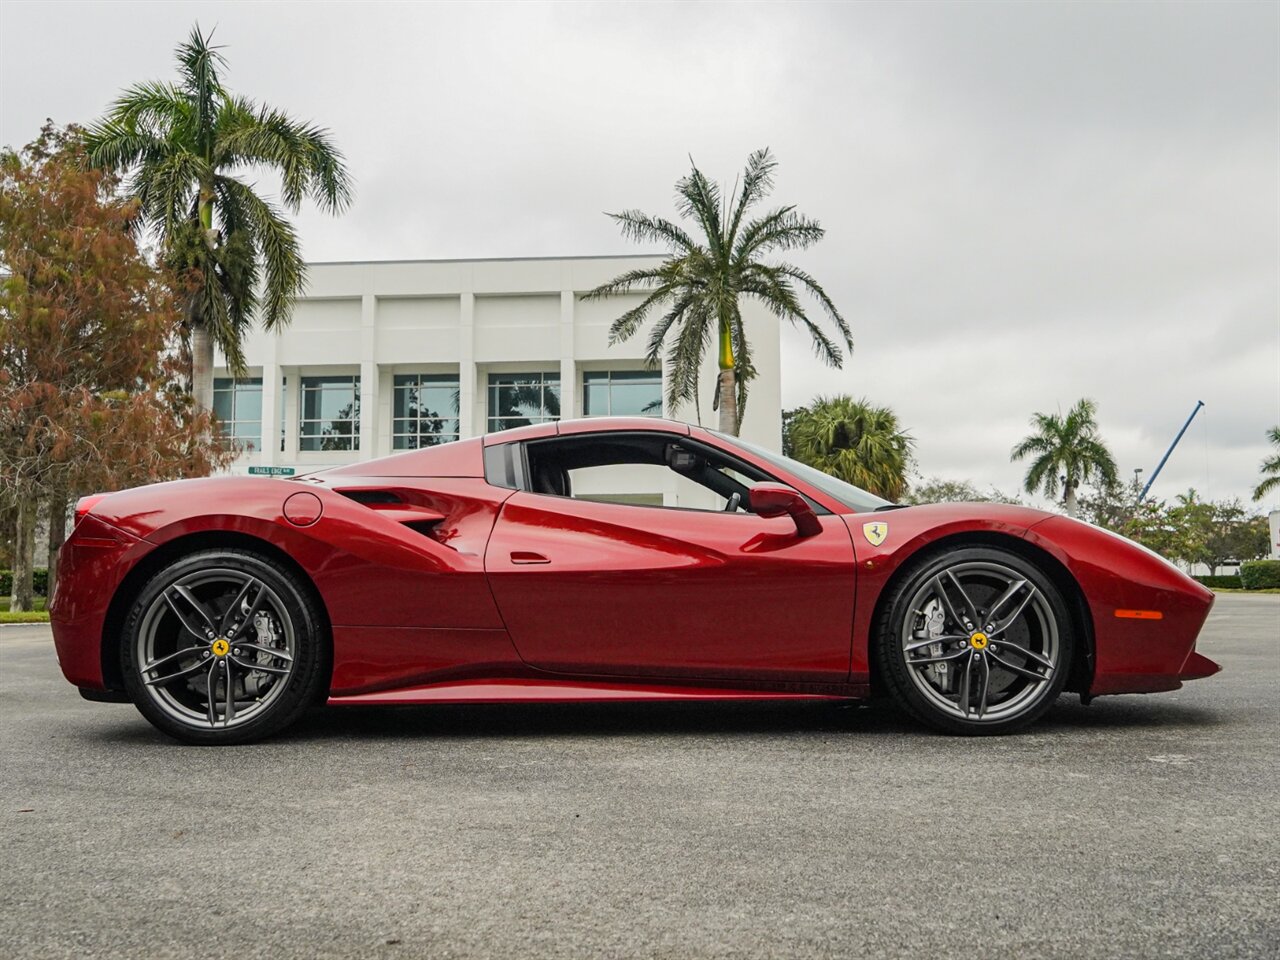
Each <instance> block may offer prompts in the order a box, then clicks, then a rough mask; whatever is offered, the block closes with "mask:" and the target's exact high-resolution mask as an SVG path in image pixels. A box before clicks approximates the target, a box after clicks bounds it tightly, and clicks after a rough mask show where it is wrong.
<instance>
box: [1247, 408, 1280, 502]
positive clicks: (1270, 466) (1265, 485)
mask: <svg viewBox="0 0 1280 960" xmlns="http://www.w3.org/2000/svg"><path fill="white" fill-rule="evenodd" d="M1267 439H1268V440H1269V441H1271V445H1272V446H1273V447H1275V448H1277V452H1276V453H1275V454H1273V455H1272V456H1269V457H1267V458H1266V459H1265V460H1263V461H1262V467H1261V470H1262V482H1261V483H1259V484H1258V485H1257V486H1256V487H1254V489H1253V499H1254V500H1261V499H1262V498H1263V497H1265V496H1266V495H1267V494H1269V493H1270V492H1271V491H1272V490H1275V489H1276V488H1277V487H1280V426H1277V427H1272V428H1271V429H1270V430H1268V431H1267Z"/></svg>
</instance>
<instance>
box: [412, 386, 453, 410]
mask: <svg viewBox="0 0 1280 960" xmlns="http://www.w3.org/2000/svg"><path fill="white" fill-rule="evenodd" d="M418 397H419V400H418V403H419V406H420V407H422V408H423V409H422V414H421V415H423V416H431V417H440V416H447V415H449V414H452V415H454V416H457V414H458V388H457V387H453V386H430V387H423V388H422V389H421V390H420V391H419V393H418ZM427 411H430V413H428V412H427Z"/></svg>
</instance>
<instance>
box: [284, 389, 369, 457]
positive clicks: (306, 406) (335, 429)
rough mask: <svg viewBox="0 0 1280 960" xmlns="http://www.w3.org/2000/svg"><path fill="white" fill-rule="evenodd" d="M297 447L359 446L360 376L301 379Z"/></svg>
mask: <svg viewBox="0 0 1280 960" xmlns="http://www.w3.org/2000/svg"><path fill="white" fill-rule="evenodd" d="M298 426H299V430H298V449H299V450H325V451H329V450H359V449H360V377H359V375H355V376H330V377H303V378H302V419H301V420H300V421H298Z"/></svg>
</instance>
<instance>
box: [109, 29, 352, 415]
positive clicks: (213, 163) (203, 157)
mask: <svg viewBox="0 0 1280 960" xmlns="http://www.w3.org/2000/svg"><path fill="white" fill-rule="evenodd" d="M211 38H212V33H210V34H209V35H208V36H206V35H204V34H202V33H201V32H200V28H199V26H196V27H195V28H194V29H193V30H192V31H191V36H190V37H189V38H188V39H187V41H186V42H185V43H183V44H181V45H179V47H178V49H177V60H178V71H179V79H178V82H177V83H176V84H174V83H159V82H156V83H143V84H138V85H136V86H133V87H130V88H129V89H127V90H125V91H124V93H123V94H121V96H120V97H119V99H117V100H116V102H115V103H114V104H113V105H112V106H111V109H110V110H109V111H108V113H107V115H106V116H105V117H104V118H103V119H102V120H100V121H99V122H98V123H97V124H95V125H94V126H93V127H92V128H90V130H89V131H88V133H87V136H86V146H87V149H88V153H89V158H90V160H91V161H92V162H93V163H94V164H96V165H98V166H102V167H107V168H110V169H114V170H117V171H120V172H129V173H130V174H131V175H130V177H129V180H128V187H129V190H130V192H131V193H132V194H133V195H134V196H135V197H136V198H137V199H138V201H139V205H140V217H141V221H142V226H144V227H146V228H151V229H154V230H156V231H157V232H158V234H159V236H160V239H161V241H162V249H163V251H164V256H165V258H166V259H167V260H168V261H169V263H170V265H171V266H172V267H173V268H175V269H176V270H177V271H179V272H180V273H181V274H182V275H185V276H188V277H190V278H191V286H192V292H191V294H190V297H189V299H188V302H187V310H186V317H185V325H186V327H187V333H188V334H189V336H190V338H191V354H192V371H191V380H192V392H193V394H194V396H195V400H196V404H197V406H198V407H199V408H200V409H206V410H207V409H209V408H210V407H211V406H212V403H213V349H214V345H215V344H216V345H217V346H218V347H220V348H221V349H222V352H223V354H224V355H225V356H226V358H227V365H228V366H229V367H230V368H231V369H232V370H233V371H235V372H237V373H239V372H241V371H243V369H244V354H243V352H242V350H241V339H242V337H243V336H244V333H245V331H246V330H247V329H248V328H249V326H250V325H251V324H252V323H253V320H254V315H255V312H257V311H259V310H260V312H261V320H262V324H263V326H264V327H266V329H268V330H274V329H277V328H278V327H280V326H283V325H284V324H286V323H288V321H289V311H290V305H291V302H292V300H293V298H294V297H295V296H296V295H297V294H298V293H300V292H301V290H302V287H303V284H304V281H305V279H306V265H305V263H304V262H303V260H302V254H301V252H300V250H299V247H298V238H297V235H296V233H295V232H294V229H293V226H292V225H291V224H290V223H289V221H288V220H286V219H285V218H284V216H283V215H282V214H281V211H280V209H279V208H278V207H277V206H276V205H275V204H274V203H272V202H270V201H269V200H266V199H263V198H262V197H261V196H259V195H258V194H257V193H256V192H255V191H254V186H253V184H252V183H251V182H246V179H245V177H244V175H245V174H247V173H253V172H257V171H262V170H266V171H274V172H275V173H276V174H278V175H279V177H280V180H281V196H280V199H281V201H282V202H283V203H284V206H285V207H286V208H287V209H288V210H289V211H291V212H293V213H297V212H298V209H299V207H300V205H301V203H302V200H303V198H304V197H310V198H311V199H312V200H313V201H314V202H315V203H316V204H317V205H319V206H320V207H321V209H323V210H326V211H328V212H332V213H336V212H339V211H341V210H343V209H345V208H346V206H347V204H348V203H349V202H350V199H351V183H350V180H349V179H348V176H347V171H346V168H345V166H344V163H343V159H342V154H341V153H340V152H339V151H338V149H337V147H336V146H334V143H333V140H332V138H331V137H330V135H329V132H328V131H327V130H325V129H324V128H322V127H317V126H313V125H310V124H306V123H301V122H299V121H296V120H294V119H292V118H290V117H289V116H288V115H287V114H285V113H283V112H281V111H280V110H277V109H275V108H273V107H269V106H259V105H258V104H256V103H254V102H253V101H252V100H247V99H245V98H243V97H239V96H234V95H232V94H231V93H229V92H228V91H227V90H226V88H225V87H223V85H222V81H221V78H220V77H219V70H220V69H221V68H222V67H224V66H225V65H226V61H225V60H224V58H223V56H222V54H221V53H220V52H219V50H220V48H218V47H213V46H210V43H209V41H210V39H211ZM259 281H261V283H260V282H259Z"/></svg>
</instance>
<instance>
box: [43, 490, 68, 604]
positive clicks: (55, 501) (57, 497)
mask: <svg viewBox="0 0 1280 960" xmlns="http://www.w3.org/2000/svg"><path fill="white" fill-rule="evenodd" d="M66 539H67V497H66V494H64V493H63V492H61V491H55V492H54V493H53V495H52V496H50V497H49V560H48V568H49V586H48V588H47V589H48V590H49V593H50V595H52V593H53V585H54V582H55V581H56V580H57V579H58V551H59V550H61V549H62V544H63V543H64V542H65V541H66Z"/></svg>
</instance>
